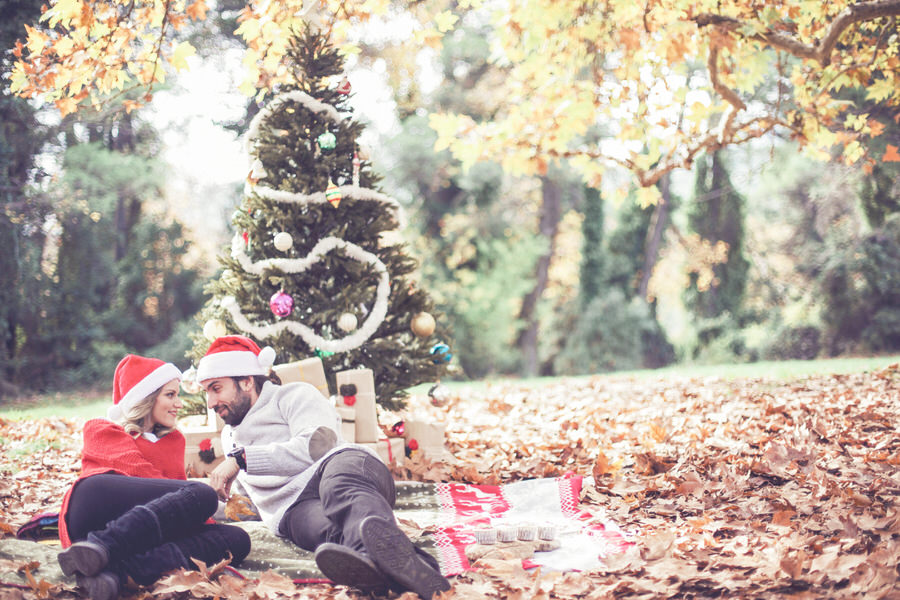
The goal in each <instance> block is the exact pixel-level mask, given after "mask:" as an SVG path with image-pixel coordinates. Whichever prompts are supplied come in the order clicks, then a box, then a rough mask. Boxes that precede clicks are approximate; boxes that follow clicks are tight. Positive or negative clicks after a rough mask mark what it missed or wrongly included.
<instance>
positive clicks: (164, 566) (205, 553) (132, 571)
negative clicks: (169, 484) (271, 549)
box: [116, 525, 250, 585]
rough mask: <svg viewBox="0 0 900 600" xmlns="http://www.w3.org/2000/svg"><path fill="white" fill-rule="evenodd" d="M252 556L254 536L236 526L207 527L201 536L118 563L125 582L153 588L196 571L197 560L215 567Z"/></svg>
mask: <svg viewBox="0 0 900 600" xmlns="http://www.w3.org/2000/svg"><path fill="white" fill-rule="evenodd" d="M249 553H250V536H249V535H247V532H246V531H244V530H243V529H241V528H240V527H234V526H233V525H206V526H205V527H204V529H202V530H201V531H200V532H199V533H195V534H194V535H191V536H188V537H184V538H181V539H179V540H175V541H174V542H168V543H165V544H162V545H160V546H157V547H156V548H153V549H152V550H148V551H147V552H144V553H142V554H137V555H135V556H130V557H128V558H126V559H124V560H121V561H119V562H118V563H117V565H116V568H117V569H118V570H119V572H120V575H121V576H122V579H123V580H124V579H125V576H129V577H131V578H132V579H133V580H134V581H135V583H138V584H140V585H151V584H153V583H155V582H156V581H157V580H158V579H159V578H160V576H162V575H163V574H164V573H168V572H169V571H172V570H174V569H181V568H184V569H188V570H191V569H196V568H197V565H195V564H194V562H193V561H192V560H191V558H195V559H197V560H199V561H202V562H203V563H205V564H207V565H213V564H215V563H217V562H219V561H221V560H223V559H225V558H227V557H229V556H231V564H232V565H237V564H239V563H240V562H241V561H242V560H244V558H246V556H247V555H248V554H249Z"/></svg>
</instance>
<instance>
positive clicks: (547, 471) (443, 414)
mask: <svg viewBox="0 0 900 600" xmlns="http://www.w3.org/2000/svg"><path fill="white" fill-rule="evenodd" d="M414 402H416V403H418V405H419V406H417V407H415V408H416V409H417V410H420V411H424V410H427V411H430V413H431V414H432V415H433V416H435V417H436V418H441V419H443V420H446V422H447V425H448V427H447V429H448V431H447V437H448V448H449V450H450V451H451V452H452V453H453V454H454V455H455V457H456V459H457V462H455V463H453V464H450V463H442V464H441V463H432V464H428V463H426V462H424V461H422V460H408V461H407V462H406V464H405V466H404V467H403V468H402V469H398V470H397V473H396V474H397V477H398V478H407V479H418V480H423V479H424V480H427V481H438V480H455V481H465V482H470V483H498V482H510V481H516V480H520V479H525V478H534V477H553V476H557V475H562V474H564V473H567V472H574V473H578V474H581V475H585V476H593V477H594V478H595V483H596V485H587V486H585V489H584V493H583V498H582V501H583V502H584V503H585V505H586V506H587V507H588V508H589V509H591V510H594V511H597V512H601V511H605V512H606V515H607V516H608V518H610V519H611V520H613V521H615V522H616V523H618V524H619V525H620V526H621V527H622V528H623V529H624V530H626V531H628V532H629V533H630V534H633V540H634V542H635V544H634V545H633V546H632V548H631V549H630V550H629V551H628V552H626V553H624V554H621V555H618V556H614V557H608V558H607V559H606V561H605V562H604V564H603V566H598V568H597V569H596V570H594V571H592V572H582V573H574V572H573V573H552V572H539V571H524V570H523V569H522V568H521V563H520V559H518V558H513V557H510V558H509V559H508V560H504V559H503V557H500V558H497V557H496V556H495V557H493V558H491V559H490V560H485V561H484V562H481V563H479V562H476V563H475V564H474V570H473V571H470V572H468V573H466V574H465V575H462V576H458V577H454V578H452V580H451V581H452V583H453V589H452V590H451V591H450V592H449V593H448V594H447V595H446V597H450V598H485V597H493V598H548V599H549V598H607V597H617V598H618V597H641V598H665V597H673V596H677V597H689V598H690V597H694V598H705V597H730V598H735V597H740V598H747V597H758V598H772V597H804V598H805V597H808V598H822V597H830V598H841V597H847V598H860V597H866V598H880V597H898V596H900V576H898V567H897V565H898V562H900V508H898V500H900V497H898V494H900V436H898V435H897V425H898V418H900V417H898V415H900V366H898V365H894V366H892V367H888V368H885V369H881V370H878V371H874V372H871V373H865V374H854V375H834V376H816V377H810V378H805V379H798V380H794V381H774V380H763V379H752V380H751V379H738V380H730V381H726V380H721V379H690V380H688V379H682V380H675V379H667V380H664V379H659V380H656V381H652V380H641V381H635V380H631V379H627V378H622V377H604V378H594V379H590V380H578V381H570V382H560V383H556V384H553V385H546V386H543V387H535V388H531V389H526V388H517V387H514V386H508V385H504V386H499V385H497V386H493V387H488V388H486V390H485V391H484V392H483V393H481V394H479V395H478V396H477V397H474V396H473V397H458V398H454V399H453V400H452V401H451V402H450V403H449V404H448V405H446V406H445V407H443V408H441V409H437V408H433V407H430V406H427V407H423V406H422V405H423V404H424V401H423V400H422V399H421V398H417V399H414ZM79 426H80V423H79V422H71V421H60V420H53V419H48V420H41V421H26V422H11V421H0V440H2V443H3V446H4V453H3V454H4V457H3V459H2V461H3V463H2V464H3V466H2V468H3V469H4V471H3V472H2V479H0V535H4V536H8V535H11V532H12V531H13V530H14V529H15V527H17V526H18V525H20V524H21V523H23V522H24V521H25V520H26V519H27V518H28V517H29V516H31V515H33V514H34V513H36V512H38V511H41V510H51V509H53V508H55V506H56V504H57V502H58V499H59V497H60V495H61V493H62V491H63V489H64V488H65V487H66V486H67V485H68V484H69V483H70V482H71V481H72V479H73V478H74V477H75V475H76V471H77V465H78V450H79V443H80V441H79ZM44 448H45V450H43V451H40V452H34V453H30V451H29V449H34V450H37V449H44ZM12 468H15V469H17V470H16V471H15V472H12V471H11V469H12ZM32 569H33V571H32V573H33V577H34V582H35V585H36V586H37V587H38V591H37V592H35V591H29V590H19V589H13V588H0V596H3V595H4V594H16V595H18V594H23V595H24V597H35V596H42V597H57V598H70V597H74V596H75V595H76V594H75V591H74V590H73V589H72V588H65V587H62V586H51V585H44V586H41V585H40V583H41V571H40V568H39V567H38V568H36V569H34V566H33V565H32ZM266 575H267V577H264V578H263V580H262V581H258V582H243V581H240V580H238V579H236V578H234V577H230V576H227V575H221V574H219V570H218V569H217V570H212V571H210V572H209V573H207V574H202V573H193V574H190V576H186V575H185V574H175V575H172V576H170V577H168V578H167V579H164V580H162V581H161V582H159V583H158V584H157V585H156V586H155V587H154V588H149V589H142V590H137V591H134V592H133V595H134V596H135V597H146V598H176V597H177V598H192V597H214V596H216V595H224V596H227V597H231V598H239V597H246V598H324V597H335V598H348V597H350V598H353V597H355V596H356V595H355V592H353V591H352V590H349V589H347V588H342V587H333V586H327V585H321V584H320V585H315V586H302V585H298V586H294V585H292V584H290V582H288V581H287V580H285V579H283V578H280V577H279V576H277V575H276V574H274V573H268V574H266ZM269 575H271V576H269ZM409 596H411V595H408V597H409Z"/></svg>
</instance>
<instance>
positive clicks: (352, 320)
mask: <svg viewBox="0 0 900 600" xmlns="http://www.w3.org/2000/svg"><path fill="white" fill-rule="evenodd" d="M356 326H357V320H356V315H354V314H353V313H344V314H342V315H341V316H340V318H339V319H338V327H339V328H341V330H343V331H353V330H354V329H356Z"/></svg>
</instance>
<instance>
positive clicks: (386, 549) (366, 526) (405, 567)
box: [359, 516, 450, 600]
mask: <svg viewBox="0 0 900 600" xmlns="http://www.w3.org/2000/svg"><path fill="white" fill-rule="evenodd" d="M359 529H360V535H361V536H362V540H363V543H364V544H365V546H366V550H367V551H368V553H369V556H371V557H372V560H374V561H375V564H376V565H378V567H379V568H380V569H381V570H382V571H384V572H385V573H386V574H387V575H388V576H389V577H390V578H391V579H393V580H394V581H396V582H397V583H399V584H400V585H401V586H403V587H404V588H405V589H408V590H412V591H413V592H415V593H417V594H418V595H419V596H420V597H421V598H424V599H425V600H431V598H432V597H433V596H434V595H435V594H438V593H440V592H446V591H447V590H449V589H450V582H449V581H447V579H446V578H445V577H444V576H443V575H441V573H440V571H436V570H435V569H433V568H432V567H431V566H430V565H429V564H428V563H426V562H425V561H424V560H422V559H421V558H420V557H419V555H418V553H417V552H416V548H415V546H414V545H413V543H412V542H411V541H410V539H409V538H408V537H406V534H405V533H403V532H402V531H400V529H399V528H398V527H397V526H396V525H395V524H394V523H389V522H387V521H385V520H384V519H382V518H381V517H375V516H373V517H367V518H365V519H363V522H362V523H361V524H360V526H359Z"/></svg>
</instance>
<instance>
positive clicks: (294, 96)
mask: <svg viewBox="0 0 900 600" xmlns="http://www.w3.org/2000/svg"><path fill="white" fill-rule="evenodd" d="M288 100H293V101H294V102H298V103H300V104H302V105H303V106H305V107H306V108H308V109H309V110H311V111H313V112H316V113H325V115H327V116H328V117H330V118H331V120H332V121H334V122H335V123H337V122H339V121H342V120H343V119H344V117H343V116H342V115H341V113H339V112H338V109H336V108H335V107H333V106H332V105H330V104H325V103H324V102H321V101H319V100H316V99H315V98H313V97H312V96H310V95H309V94H307V93H306V92H301V91H299V90H295V91H293V92H284V93H283V94H278V95H277V96H275V97H274V98H272V101H271V102H269V103H268V104H266V106H265V107H263V109H262V110H260V111H259V112H258V113H256V116H255V117H253V120H252V121H250V125H249V127H247V133H246V137H245V138H244V139H245V140H246V142H245V147H246V149H247V154H253V142H254V141H256V138H257V137H258V136H259V126H260V124H262V121H263V119H265V118H266V117H268V116H269V115H270V114H272V113H273V112H275V109H276V108H278V107H279V106H281V105H282V104H284V103H285V102H286V101H288Z"/></svg>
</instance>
